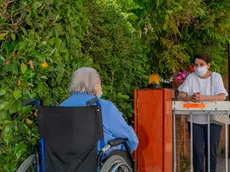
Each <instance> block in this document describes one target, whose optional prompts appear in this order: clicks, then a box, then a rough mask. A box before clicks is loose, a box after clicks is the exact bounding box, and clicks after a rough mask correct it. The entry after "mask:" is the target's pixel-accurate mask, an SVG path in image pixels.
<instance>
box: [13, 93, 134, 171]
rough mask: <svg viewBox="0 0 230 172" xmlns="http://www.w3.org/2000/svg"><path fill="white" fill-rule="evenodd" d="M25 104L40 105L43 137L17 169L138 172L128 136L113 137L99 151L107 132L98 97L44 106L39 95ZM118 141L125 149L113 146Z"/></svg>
mask: <svg viewBox="0 0 230 172" xmlns="http://www.w3.org/2000/svg"><path fill="white" fill-rule="evenodd" d="M23 105H24V106H27V105H35V106H36V111H37V112H38V126H39V134H40V139H39V142H38V144H37V145H36V146H35V151H34V154H32V155H31V156H29V157H28V158H27V159H26V160H25V161H24V162H23V163H22V164H21V165H20V166H19V168H18V169H17V172H26V171H33V172H136V168H135V161H134V158H133V155H132V153H131V151H130V148H129V146H128V144H127V143H126V141H127V139H126V138H117V139H114V140H111V141H109V142H108V144H107V145H101V147H103V148H102V149H101V150H100V152H99V153H98V152H97V144H98V142H99V143H103V139H104V135H103V125H102V115H101V107H100V102H99V100H98V99H97V98H96V97H95V98H93V99H91V100H89V101H87V102H86V106H82V107H60V106H57V107H54V106H47V107H46V106H40V104H39V102H38V101H37V100H35V99H31V100H29V101H27V102H24V103H23ZM118 145H123V146H124V147H125V150H111V148H113V147H115V146H118ZM107 152H109V153H107Z"/></svg>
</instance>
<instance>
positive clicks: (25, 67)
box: [21, 62, 28, 74]
mask: <svg viewBox="0 0 230 172" xmlns="http://www.w3.org/2000/svg"><path fill="white" fill-rule="evenodd" d="M27 69H28V66H27V65H25V64H24V63H23V62H22V63H21V72H22V74H24V73H25V72H26V70H27Z"/></svg>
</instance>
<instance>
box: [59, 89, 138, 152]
mask: <svg viewBox="0 0 230 172" xmlns="http://www.w3.org/2000/svg"><path fill="white" fill-rule="evenodd" d="M92 98H93V96H92V95H89V94H77V93H76V94H72V95H71V96H70V97H69V98H68V99H66V100H65V101H64V102H62V103H61V104H60V106H86V102H87V101H88V100H90V99H92ZM99 101H100V104H101V110H102V123H103V130H104V143H103V142H102V144H101V142H99V143H98V148H97V150H98V152H99V151H100V150H101V149H102V147H103V146H105V145H106V144H107V143H108V141H110V140H113V139H116V138H127V139H128V141H127V144H128V145H129V147H130V149H131V151H134V150H135V149H136V148H137V145H138V139H137V136H136V133H135V132H134V130H133V128H132V127H131V126H129V125H128V124H127V123H126V121H125V120H124V118H123V116H122V113H121V112H120V111H119V110H118V109H117V108H116V106H115V105H114V104H113V103H112V102H110V101H108V100H103V99H99ZM114 149H123V147H122V148H121V146H117V147H114V148H113V149H111V150H114ZM111 150H110V151H111Z"/></svg>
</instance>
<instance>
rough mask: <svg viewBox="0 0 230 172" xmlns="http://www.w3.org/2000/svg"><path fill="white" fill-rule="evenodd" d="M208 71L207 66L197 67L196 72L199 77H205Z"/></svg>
mask: <svg viewBox="0 0 230 172" xmlns="http://www.w3.org/2000/svg"><path fill="white" fill-rule="evenodd" d="M207 71H208V68H207V66H203V67H195V72H196V74H197V75H198V76H204V75H205V74H206V73H207Z"/></svg>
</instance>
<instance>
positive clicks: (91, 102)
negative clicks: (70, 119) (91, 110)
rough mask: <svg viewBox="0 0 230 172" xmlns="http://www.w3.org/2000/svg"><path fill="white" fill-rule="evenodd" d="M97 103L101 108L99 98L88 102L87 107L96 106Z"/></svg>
mask: <svg viewBox="0 0 230 172" xmlns="http://www.w3.org/2000/svg"><path fill="white" fill-rule="evenodd" d="M95 103H96V105H97V106H100V102H99V100H98V98H97V97H94V98H92V99H90V100H88V101H87V102H86V105H87V106H92V105H93V104H95Z"/></svg>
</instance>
